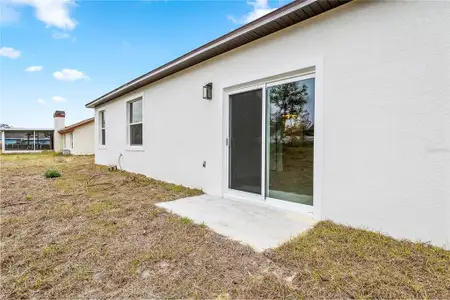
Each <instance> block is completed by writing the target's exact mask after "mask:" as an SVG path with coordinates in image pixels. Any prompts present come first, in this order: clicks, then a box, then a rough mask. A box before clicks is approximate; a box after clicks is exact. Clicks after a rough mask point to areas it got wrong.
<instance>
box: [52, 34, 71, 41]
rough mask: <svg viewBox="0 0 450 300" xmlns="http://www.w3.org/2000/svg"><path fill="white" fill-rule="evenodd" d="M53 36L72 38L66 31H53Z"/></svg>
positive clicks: (56, 37)
mask: <svg viewBox="0 0 450 300" xmlns="http://www.w3.org/2000/svg"><path fill="white" fill-rule="evenodd" d="M53 38H55V39H57V40H62V39H68V38H70V34H68V33H64V32H53Z"/></svg>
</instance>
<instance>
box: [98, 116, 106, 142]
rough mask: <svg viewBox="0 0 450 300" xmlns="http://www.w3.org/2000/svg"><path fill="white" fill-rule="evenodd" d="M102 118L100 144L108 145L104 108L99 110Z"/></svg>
mask: <svg viewBox="0 0 450 300" xmlns="http://www.w3.org/2000/svg"><path fill="white" fill-rule="evenodd" d="M99 118H100V145H102V146H105V145H106V126H105V125H106V123H105V111H104V110H102V111H100V112H99Z"/></svg>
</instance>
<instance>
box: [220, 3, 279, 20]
mask: <svg viewBox="0 0 450 300" xmlns="http://www.w3.org/2000/svg"><path fill="white" fill-rule="evenodd" d="M247 4H248V5H250V6H252V9H253V10H252V11H251V12H249V13H247V14H245V15H243V16H242V17H237V18H236V17H234V16H231V15H230V16H227V18H228V20H230V21H232V22H233V23H235V24H240V25H241V24H247V23H250V22H251V21H254V20H256V19H258V18H260V17H262V16H264V15H266V14H268V13H270V12H272V11H274V10H275V8H271V7H270V6H269V2H268V0H255V1H254V2H250V1H249V2H247Z"/></svg>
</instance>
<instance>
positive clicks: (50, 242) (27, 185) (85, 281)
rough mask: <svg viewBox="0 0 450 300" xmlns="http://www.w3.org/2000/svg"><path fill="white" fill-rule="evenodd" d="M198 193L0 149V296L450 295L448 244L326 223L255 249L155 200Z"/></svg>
mask: <svg viewBox="0 0 450 300" xmlns="http://www.w3.org/2000/svg"><path fill="white" fill-rule="evenodd" d="M48 169H55V170H58V171H59V172H60V173H61V177H58V178H52V179H47V178H45V177H44V173H45V171H47V170H48ZM199 193H201V192H200V191H198V190H192V189H187V188H185V187H182V186H177V185H171V184H167V183H164V182H160V181H156V180H153V179H150V178H146V177H144V176H141V175H136V174H131V173H127V172H120V171H116V172H110V171H108V170H107V168H105V167H101V166H96V165H95V164H94V161H93V157H88V156H86V157H72V156H69V157H62V156H56V155H53V154H51V153H48V154H39V155H38V154H28V155H2V156H1V202H0V207H1V212H0V217H1V221H0V225H1V227H0V228H1V243H0V247H1V248H0V249H1V279H0V284H1V293H0V298H1V299H7V298H8V299H11V298H59V299H62V298H64V299H69V298H70V299H74V298H125V297H131V298H219V299H226V298H230V297H231V298H247V299H249V298H252V299H255V298H442V299H444V298H446V299H448V298H450V252H449V251H445V250H442V249H439V248H435V247H432V246H429V245H426V244H414V243H410V242H406V241H397V240H394V239H391V238H389V237H386V236H383V235H380V234H377V233H373V232H368V231H364V230H357V229H352V228H348V227H345V226H341V225H336V224H334V223H331V222H328V221H326V222H320V223H319V224H318V225H317V226H316V227H315V228H314V229H312V230H310V231H309V232H308V233H307V234H305V235H302V236H299V237H297V238H295V239H293V240H291V241H290V242H288V243H286V244H284V245H282V246H281V247H280V248H278V249H274V250H271V251H267V252H264V253H256V252H254V251H253V250H252V249H251V248H249V247H247V246H243V245H241V244H239V243H237V242H234V241H231V240H228V239H226V238H224V237H222V236H220V235H218V234H216V233H214V232H213V231H211V230H209V229H208V228H207V227H206V226H203V225H196V224H193V223H192V222H191V221H190V220H189V219H186V218H180V217H177V216H175V215H172V214H170V213H167V212H165V211H164V210H162V209H159V208H157V207H156V206H154V203H156V202H160V201H169V200H173V199H178V198H182V197H187V196H192V195H197V194H199Z"/></svg>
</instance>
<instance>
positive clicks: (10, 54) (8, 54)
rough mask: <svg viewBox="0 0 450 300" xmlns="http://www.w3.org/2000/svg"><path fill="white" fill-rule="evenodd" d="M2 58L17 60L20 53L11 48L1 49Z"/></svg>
mask: <svg viewBox="0 0 450 300" xmlns="http://www.w3.org/2000/svg"><path fill="white" fill-rule="evenodd" d="M0 56H5V57H8V58H11V59H16V58H18V57H19V56H20V51H19V50H16V49H14V48H10V47H1V48H0Z"/></svg>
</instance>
